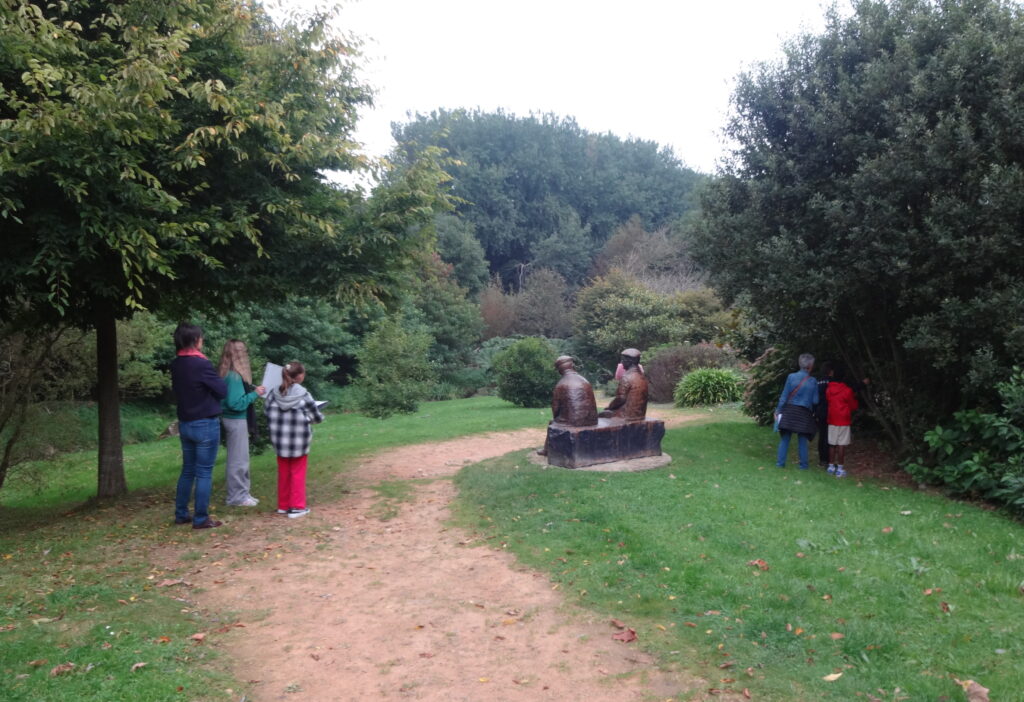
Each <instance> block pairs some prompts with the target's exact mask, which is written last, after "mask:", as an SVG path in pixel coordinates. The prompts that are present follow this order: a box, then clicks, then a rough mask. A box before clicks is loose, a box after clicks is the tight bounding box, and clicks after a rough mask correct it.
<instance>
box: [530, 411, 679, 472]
mask: <svg viewBox="0 0 1024 702" xmlns="http://www.w3.org/2000/svg"><path fill="white" fill-rule="evenodd" d="M664 436H665V422H663V421H661V420H660V419H645V420H643V421H641V422H623V421H621V420H618V419H603V418H602V419H599V420H597V426H590V427H567V426H562V425H559V424H550V425H548V440H547V450H548V465H551V466H560V467H562V468H583V467H584V466H592V465H596V464H598V463H611V462H612V461H622V460H626V459H630V458H643V457H645V456H660V455H661V439H662V437H664Z"/></svg>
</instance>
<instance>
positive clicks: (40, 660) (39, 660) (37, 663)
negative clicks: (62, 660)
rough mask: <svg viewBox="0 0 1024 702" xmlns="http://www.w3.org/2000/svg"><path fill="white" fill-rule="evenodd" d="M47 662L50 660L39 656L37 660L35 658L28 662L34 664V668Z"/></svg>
mask: <svg viewBox="0 0 1024 702" xmlns="http://www.w3.org/2000/svg"><path fill="white" fill-rule="evenodd" d="M47 663H49V661H48V660H46V659H45V658H37V659H36V660H34V661H29V662H28V664H29V665H30V666H32V667H33V668H38V667H39V666H41V665H46V664H47Z"/></svg>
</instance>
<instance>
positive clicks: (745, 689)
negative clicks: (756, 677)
mask: <svg viewBox="0 0 1024 702" xmlns="http://www.w3.org/2000/svg"><path fill="white" fill-rule="evenodd" d="M743 696H744V697H746V698H747V699H748V700H749V699H750V688H749V687H745V688H743Z"/></svg>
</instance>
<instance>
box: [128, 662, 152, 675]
mask: <svg viewBox="0 0 1024 702" xmlns="http://www.w3.org/2000/svg"><path fill="white" fill-rule="evenodd" d="M147 665H149V664H148V663H135V664H133V665H132V672H133V673H134V672H135V671H136V670H138V669H139V668H145V667H146V666H147Z"/></svg>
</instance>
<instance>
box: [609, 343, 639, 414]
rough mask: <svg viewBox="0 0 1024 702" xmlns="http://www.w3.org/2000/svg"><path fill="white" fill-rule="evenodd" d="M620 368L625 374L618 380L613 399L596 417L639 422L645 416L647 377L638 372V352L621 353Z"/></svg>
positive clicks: (631, 350) (629, 350)
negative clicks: (622, 368) (621, 367)
mask: <svg viewBox="0 0 1024 702" xmlns="http://www.w3.org/2000/svg"><path fill="white" fill-rule="evenodd" d="M622 366H623V367H624V368H625V369H626V372H625V374H624V375H623V376H622V378H621V379H620V380H619V387H618V389H617V390H616V391H615V398H614V399H613V400H612V401H611V402H610V403H609V404H608V407H607V409H605V410H604V411H602V412H601V413H600V414H598V416H599V417H606V418H617V419H621V420H623V421H625V422H639V421H642V420H643V419H644V417H646V416H647V377H646V376H645V375H644V373H643V371H642V370H640V352H639V351H637V350H636V349H626V350H625V351H623V352H622Z"/></svg>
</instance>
